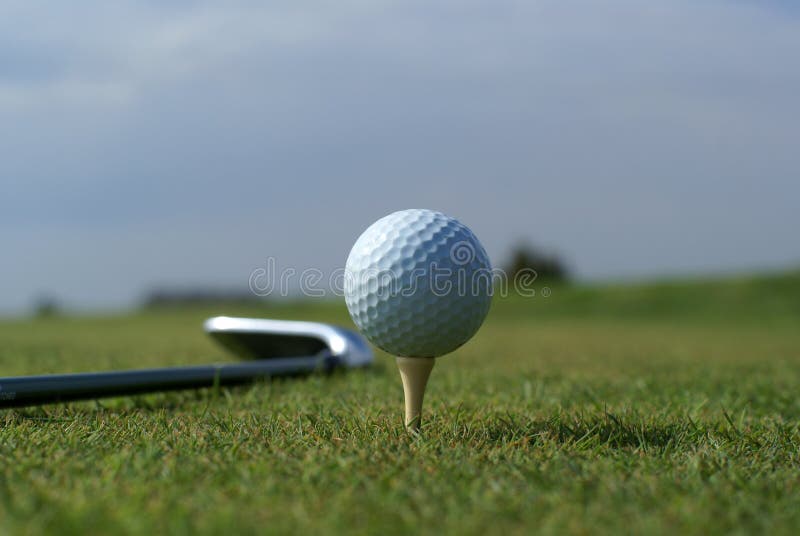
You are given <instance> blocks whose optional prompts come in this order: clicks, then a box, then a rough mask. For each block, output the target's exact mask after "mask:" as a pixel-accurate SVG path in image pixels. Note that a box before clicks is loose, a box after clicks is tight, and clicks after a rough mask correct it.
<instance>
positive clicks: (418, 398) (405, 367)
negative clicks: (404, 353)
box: [397, 357, 436, 431]
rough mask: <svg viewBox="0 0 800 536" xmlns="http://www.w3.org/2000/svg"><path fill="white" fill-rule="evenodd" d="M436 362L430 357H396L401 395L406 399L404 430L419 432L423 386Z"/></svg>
mask: <svg viewBox="0 0 800 536" xmlns="http://www.w3.org/2000/svg"><path fill="white" fill-rule="evenodd" d="M434 363H436V361H435V360H434V359H433V358H432V357H398V358H397V368H399V369H400V378H401V379H402V380H403V393H404V394H405V399H406V428H408V429H409V430H412V431H417V430H419V426H420V422H421V420H422V399H423V398H424V397H425V386H427V385H428V378H429V377H430V375H431V370H432V369H433V365H434Z"/></svg>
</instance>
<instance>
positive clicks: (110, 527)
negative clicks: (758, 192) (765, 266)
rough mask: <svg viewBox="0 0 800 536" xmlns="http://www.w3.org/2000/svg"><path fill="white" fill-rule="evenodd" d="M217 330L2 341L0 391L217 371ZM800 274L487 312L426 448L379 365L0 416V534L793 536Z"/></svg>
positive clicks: (798, 515)
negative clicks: (73, 377)
mask: <svg viewBox="0 0 800 536" xmlns="http://www.w3.org/2000/svg"><path fill="white" fill-rule="evenodd" d="M213 313H229V314H248V315H259V316H276V317H287V318H310V319H319V320H328V321H333V322H338V323H342V324H344V325H350V322H349V319H348V317H347V314H346V311H345V310H344V308H343V306H342V305H341V304H338V303H319V304H316V305H312V304H295V305H280V306H278V305H275V306H265V307H260V308H236V307H220V308H217V309H208V310H201V309H195V310H186V309H176V310H156V311H146V312H139V313H136V314H129V315H118V316H108V317H102V318H101V317H74V318H71V317H57V318H44V319H31V320H16V321H14V320H6V321H3V322H0V371H1V372H2V374H3V375H15V374H23V373H42V372H65V371H81V370H105V369H116V368H121V367H144V366H151V365H162V364H185V363H205V362H209V361H217V360H226V359H229V357H227V356H226V355H225V354H224V353H223V352H221V351H220V350H219V349H217V348H215V347H214V346H213V345H212V343H211V342H209V341H208V340H206V339H205V338H204V336H203V335H202V333H201V331H200V329H199V328H200V323H201V321H202V319H203V318H204V317H206V316H208V315H210V314H213ZM799 325H800V274H798V273H790V274H782V275H775V276H769V277H760V278H737V279H729V280H708V281H697V282H681V281H677V282H676V281H673V282H663V283H658V284H653V285H645V284H642V285H635V286H624V285H618V286H602V287H555V288H553V289H552V295H551V296H550V297H548V298H544V297H541V296H537V297H534V298H528V299H522V298H507V299H499V300H496V302H495V304H494V306H493V310H492V312H491V313H490V316H489V318H488V320H487V322H486V324H485V326H484V328H482V330H481V331H480V333H479V334H478V335H477V336H476V338H475V339H474V340H473V341H472V342H470V343H469V344H468V345H466V346H465V347H464V348H462V349H460V350H459V351H458V352H456V353H455V354H453V355H451V356H448V357H445V358H442V359H440V360H439V362H438V364H437V365H436V368H435V369H434V372H433V376H432V379H431V383H430V385H429V391H428V395H427V398H426V415H425V417H426V418H425V421H424V423H423V429H422V432H421V434H419V435H409V434H408V433H406V432H405V431H404V428H403V426H402V424H401V420H400V419H401V409H402V392H401V388H400V382H399V378H398V375H397V371H396V370H395V368H394V364H393V363H392V361H391V359H390V358H388V357H387V356H385V355H383V354H379V355H378V358H377V363H376V365H375V366H374V367H373V368H372V369H370V370H365V371H360V372H353V373H348V374H337V375H333V376H331V377H322V376H313V377H310V378H307V379H299V380H298V379H295V380H276V381H273V382H271V383H262V384H258V385H255V386H251V387H243V388H236V389H222V390H214V389H209V390H205V391H200V392H189V393H171V394H155V395H148V396H144V397H133V398H118V399H110V400H104V401H100V402H82V403H73V404H69V405H51V406H45V407H41V408H33V409H24V410H6V411H2V412H0V532H2V533H4V534H11V533H39V532H57V533H59V534H71V533H74V534H86V533H130V534H154V533H164V532H172V533H178V534H180V533H187V534H188V533H193V534H194V533H227V534H231V533H264V532H274V533H296V534H303V533H345V532H346V533H356V534H357V533H381V534H400V533H411V532H420V533H437V534H438V533H459V534H476V533H477V534H480V533H492V534H494V533H503V534H529V533H531V532H534V531H535V532H541V533H553V534H565V533H571V534H583V533H620V532H624V533H656V534H658V533H662V534H675V533H687V534H714V533H717V534H721V533H752V532H759V533H764V532H770V533H775V534H781V533H783V534H796V533H797V531H798V529H800V425H798V420H799V419H800V398H799V397H798V393H800V329H798V326H799Z"/></svg>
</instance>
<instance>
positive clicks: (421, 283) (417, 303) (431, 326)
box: [345, 209, 492, 357]
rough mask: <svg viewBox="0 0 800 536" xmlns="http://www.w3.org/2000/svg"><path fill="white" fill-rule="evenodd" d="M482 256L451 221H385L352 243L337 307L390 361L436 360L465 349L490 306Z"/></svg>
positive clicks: (418, 214) (400, 216)
mask: <svg viewBox="0 0 800 536" xmlns="http://www.w3.org/2000/svg"><path fill="white" fill-rule="evenodd" d="M490 276H491V265H490V263H489V257H488V256H487V255H486V252H485V251H484V249H483V246H481V244H480V242H478V239H477V238H475V235H474V234H472V231H470V230H469V229H468V228H467V227H466V226H465V225H463V224H461V223H460V222H459V221H458V220H456V219H454V218H451V217H449V216H446V215H444V214H442V213H441V212H435V211H432V210H423V209H412V210H402V211H400V212H395V213H393V214H389V215H388V216H386V217H384V218H381V219H380V220H378V221H377V222H375V223H374V224H372V225H371V226H370V227H369V228H368V229H367V230H366V231H364V233H363V234H362V235H361V236H360V237H359V238H358V240H357V241H356V243H355V245H354V246H353V249H352V250H351V251H350V256H349V257H348V258H347V265H346V267H345V300H346V302H347V309H348V310H349V311H350V316H352V317H353V321H354V322H355V323H356V325H357V326H358V327H359V329H360V330H361V331H362V333H364V335H365V336H366V337H367V338H368V339H369V340H370V341H372V343H373V344H375V345H376V346H378V347H379V348H381V349H383V350H385V351H387V352H389V353H390V354H394V355H398V356H406V357H437V356H440V355H444V354H446V353H449V352H452V351H453V350H455V349H456V348H458V347H459V346H461V345H462V344H464V343H465V342H467V341H468V340H469V339H470V338H471V337H472V336H473V335H474V334H475V332H476V331H477V330H478V328H479V327H480V326H481V324H482V323H483V320H484V318H486V314H487V313H488V312H489V305H490V304H491V300H492V286H491V277H490Z"/></svg>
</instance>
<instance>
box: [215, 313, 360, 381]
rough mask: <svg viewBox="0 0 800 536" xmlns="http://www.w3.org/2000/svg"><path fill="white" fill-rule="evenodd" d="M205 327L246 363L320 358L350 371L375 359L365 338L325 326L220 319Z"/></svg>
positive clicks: (294, 321)
mask: <svg viewBox="0 0 800 536" xmlns="http://www.w3.org/2000/svg"><path fill="white" fill-rule="evenodd" d="M203 327H204V329H205V331H206V333H208V335H209V336H211V338H213V339H214V340H215V341H217V342H218V343H219V344H220V345H222V346H223V347H225V348H226V349H228V350H230V351H231V352H233V353H234V354H236V355H237V356H239V357H242V358H246V359H258V360H262V359H277V358H292V357H309V356H319V357H322V358H324V359H325V360H326V361H329V362H331V363H332V364H333V365H334V366H343V367H346V368H353V367H364V366H367V365H369V364H370V363H372V359H373V354H372V350H371V349H370V347H369V344H367V342H366V340H364V338H363V337H362V336H361V335H359V334H358V333H356V332H355V331H352V330H349V329H345V328H341V327H338V326H332V325H330V324H324V323H321V322H305V321H296V320H272V319H262V318H235V317H229V316H216V317H213V318H209V319H208V320H206V321H205V324H204V326H203Z"/></svg>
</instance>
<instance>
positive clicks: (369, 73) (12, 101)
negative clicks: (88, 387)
mask: <svg viewBox="0 0 800 536" xmlns="http://www.w3.org/2000/svg"><path fill="white" fill-rule="evenodd" d="M793 5H794V3H793V2H789V1H779V0H773V1H769V0H764V1H746V0H606V1H596V0H592V1H589V0H587V1H584V2H578V1H569V0H528V1H520V2H515V1H506V0H492V1H485V2H478V1H465V0H454V1H450V2H440V1H432V0H424V1H413V0H405V1H398V2H386V1H379V0H369V1H366V0H365V1H353V0H337V1H331V2H304V1H298V0H287V1H278V2H262V1H258V2H256V1H253V2H242V1H237V2H218V3H211V2H190V1H188V0H187V1H180V0H174V1H169V2H156V1H152V2H143V1H136V2H133V1H131V2H127V3H126V2H122V1H120V2H102V1H100V0H93V1H85V2H36V1H32V0H20V1H16V0H10V1H9V0H6V1H4V2H2V3H0V246H2V249H0V255H1V257H0V274H2V277H0V312H15V311H24V310H25V309H26V308H29V307H30V305H31V303H32V301H33V300H34V298H35V296H37V295H40V294H42V293H47V294H53V295H56V296H58V297H59V298H60V299H61V300H62V301H64V302H65V303H66V304H68V305H71V306H73V307H79V308H97V307H100V308H107V307H111V308H114V307H124V306H126V305H129V304H132V303H135V302H136V300H138V299H139V297H140V296H141V294H142V292H143V291H145V290H147V289H149V288H152V287H153V286H159V285H184V286H192V285H200V284H210V285H219V286H228V287H231V286H241V287H244V286H246V284H247V279H248V277H249V274H250V273H251V272H252V271H253V270H254V269H256V268H258V267H260V266H263V265H264V263H265V260H266V258H268V257H274V258H276V259H277V263H278V267H279V268H280V267H296V268H298V269H303V268H307V267H318V268H320V269H323V270H330V269H333V268H335V267H338V266H341V265H342V264H343V263H344V260H345V258H346V256H347V253H348V251H349V248H350V246H351V245H352V243H353V242H354V241H355V239H356V237H357V236H358V234H359V233H360V232H361V231H362V230H363V229H364V228H365V227H366V226H368V225H369V224H370V223H371V222H372V221H373V220H375V219H377V218H378V217H380V216H382V215H384V214H386V213H388V212H391V211H393V210H397V209H402V208H411V207H426V208H436V209H440V210H443V211H445V212H447V213H449V214H451V215H454V216H456V217H458V218H459V219H461V220H462V221H463V222H465V223H466V224H468V225H469V226H470V227H472V228H473V230H474V231H475V232H476V234H477V235H478V236H479V237H480V238H481V240H482V241H483V242H484V245H485V246H486V249H487V251H488V252H489V254H490V255H491V256H492V258H493V259H494V261H495V264H502V261H503V259H504V257H505V256H506V255H507V253H508V251H509V249H510V247H511V246H512V244H514V243H516V242H518V241H520V240H529V241H531V242H533V243H535V244H540V245H542V246H544V247H547V248H552V249H554V250H556V251H558V252H560V253H561V254H562V255H563V256H564V257H565V258H567V259H568V260H569V262H570V264H571V265H572V266H573V267H574V269H575V271H576V273H577V274H578V275H579V276H580V277H582V278H586V279H621V278H627V277H636V278H645V277H652V276H656V275H658V276H660V275H665V274H693V273H713V272H721V271H724V272H731V271H738V270H750V269H760V268H780V267H783V266H791V265H797V264H800V239H798V229H800V210H798V205H799V204H800V63H798V61H799V60H798V58H800V9H797V8H795V7H793Z"/></svg>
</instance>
